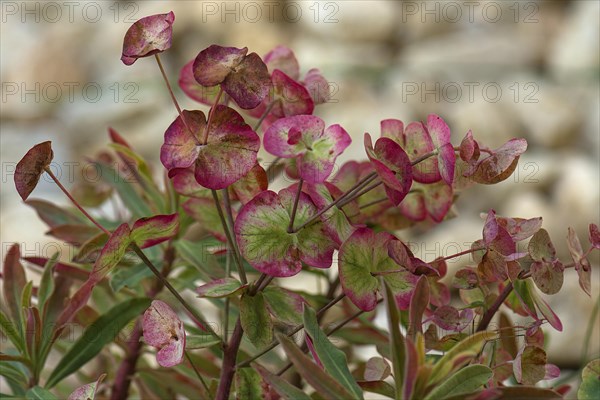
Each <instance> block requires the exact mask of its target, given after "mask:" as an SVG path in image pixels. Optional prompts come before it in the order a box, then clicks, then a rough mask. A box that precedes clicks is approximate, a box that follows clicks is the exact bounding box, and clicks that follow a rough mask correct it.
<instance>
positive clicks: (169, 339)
mask: <svg viewBox="0 0 600 400" xmlns="http://www.w3.org/2000/svg"><path fill="white" fill-rule="evenodd" d="M142 329H143V332H144V341H145V342H146V343H148V344H149V345H150V346H153V347H156V348H157V349H159V350H158V353H157V354H156V361H157V362H158V364H159V365H160V366H162V367H173V366H175V365H178V364H180V363H181V362H182V361H183V356H184V351H185V330H184V327H183V322H181V320H180V319H179V317H178V316H177V314H176V313H175V311H173V309H171V307H169V305H168V304H167V303H165V302H163V301H160V300H154V301H153V302H152V304H151V305H150V308H148V309H147V310H146V312H144V318H143V320H142Z"/></svg>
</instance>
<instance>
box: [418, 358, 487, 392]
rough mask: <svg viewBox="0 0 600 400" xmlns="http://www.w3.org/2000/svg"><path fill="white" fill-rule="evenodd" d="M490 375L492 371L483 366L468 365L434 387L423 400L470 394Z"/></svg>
mask: <svg viewBox="0 0 600 400" xmlns="http://www.w3.org/2000/svg"><path fill="white" fill-rule="evenodd" d="M492 374H493V372H492V370H491V369H490V368H488V367H486V366H484V365H480V364H474V365H468V366H466V367H464V368H463V369H461V370H459V371H458V372H457V373H455V374H454V375H452V376H450V377H448V378H447V379H446V380H445V381H443V382H442V383H440V384H438V385H436V386H435V388H434V389H433V390H432V391H431V392H429V394H428V395H427V397H425V400H434V399H445V398H447V397H452V396H458V395H466V394H468V393H472V392H474V391H475V390H477V389H478V388H479V387H481V386H483V385H484V384H485V383H486V382H487V381H488V380H489V379H490V378H491V377H492Z"/></svg>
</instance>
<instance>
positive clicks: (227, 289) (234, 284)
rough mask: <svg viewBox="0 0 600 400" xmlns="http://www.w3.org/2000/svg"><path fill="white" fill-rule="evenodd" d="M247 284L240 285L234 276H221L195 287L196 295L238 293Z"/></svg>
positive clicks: (231, 294) (228, 294) (227, 295)
mask: <svg viewBox="0 0 600 400" xmlns="http://www.w3.org/2000/svg"><path fill="white" fill-rule="evenodd" d="M246 286H247V285H242V283H241V282H240V281H238V280H237V279H235V278H221V279H216V280H214V281H211V282H208V283H206V284H204V285H202V286H199V287H198V288H196V293H197V294H198V297H208V298H221V297H229V296H233V295H235V294H236V293H238V292H239V291H240V290H242V289H243V288H245V287H246Z"/></svg>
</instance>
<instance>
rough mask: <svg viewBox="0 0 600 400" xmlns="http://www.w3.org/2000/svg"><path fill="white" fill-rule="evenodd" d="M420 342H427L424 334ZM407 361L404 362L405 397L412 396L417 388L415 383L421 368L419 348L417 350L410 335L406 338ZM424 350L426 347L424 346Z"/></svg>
mask: <svg viewBox="0 0 600 400" xmlns="http://www.w3.org/2000/svg"><path fill="white" fill-rule="evenodd" d="M417 340H418V342H420V343H422V344H423V345H424V344H425V343H424V341H423V336H422V335H419V339H417ZM405 344H406V362H405V364H404V371H405V374H404V382H403V383H402V390H403V397H402V398H404V399H410V398H412V395H413V392H414V390H415V385H416V382H417V379H418V377H417V376H418V374H419V370H420V367H421V365H420V360H419V358H420V357H419V356H420V355H419V350H417V346H415V344H414V343H413V340H412V339H411V338H410V337H407V338H406V342H405ZM422 349H423V350H424V348H422Z"/></svg>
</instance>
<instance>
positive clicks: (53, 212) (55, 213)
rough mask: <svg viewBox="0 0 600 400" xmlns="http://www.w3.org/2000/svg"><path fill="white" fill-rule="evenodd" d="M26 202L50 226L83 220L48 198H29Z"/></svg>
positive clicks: (72, 223)
mask: <svg viewBox="0 0 600 400" xmlns="http://www.w3.org/2000/svg"><path fill="white" fill-rule="evenodd" d="M25 204H27V205H28V206H30V207H32V208H33V209H34V210H35V212H36V213H37V215H38V217H39V218H40V219H41V220H42V221H44V222H45V223H46V225H48V226H49V227H50V228H54V227H57V226H59V225H77V224H80V223H81V222H82V221H81V219H80V218H78V217H77V216H75V215H74V214H72V213H71V212H69V211H67V210H64V209H62V208H60V207H58V206H56V205H54V204H52V203H50V202H48V201H46V200H41V199H31V200H27V201H26V202H25Z"/></svg>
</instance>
